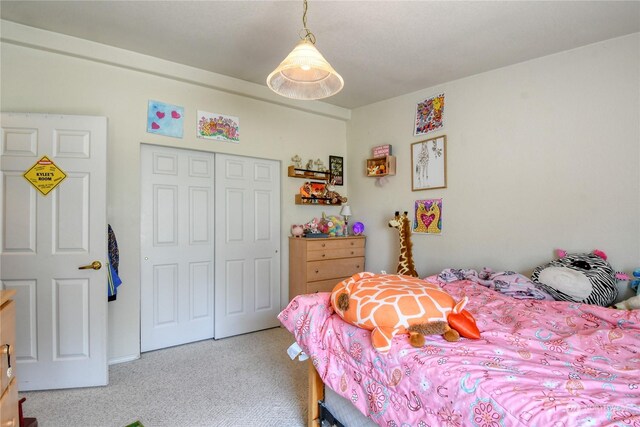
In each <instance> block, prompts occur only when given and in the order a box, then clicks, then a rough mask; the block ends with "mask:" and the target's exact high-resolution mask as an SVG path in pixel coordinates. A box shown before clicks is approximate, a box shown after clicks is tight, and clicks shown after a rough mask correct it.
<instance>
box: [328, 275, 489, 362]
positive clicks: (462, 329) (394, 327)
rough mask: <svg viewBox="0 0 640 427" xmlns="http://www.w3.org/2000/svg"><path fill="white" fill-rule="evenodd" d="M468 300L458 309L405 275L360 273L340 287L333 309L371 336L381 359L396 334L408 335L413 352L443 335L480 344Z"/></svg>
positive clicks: (444, 295) (430, 287)
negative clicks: (426, 340)
mask: <svg viewBox="0 0 640 427" xmlns="http://www.w3.org/2000/svg"><path fill="white" fill-rule="evenodd" d="M467 302H468V299H467V298H466V297H465V298H464V299H463V300H461V301H459V302H457V303H456V301H455V300H454V299H453V297H452V296H451V295H449V294H448V293H446V292H445V291H444V290H442V289H441V288H440V287H439V286H438V285H436V284H433V283H429V282H426V281H424V280H421V279H418V278H415V277H409V276H401V275H386V274H374V273H369V272H364V273H357V274H354V275H353V276H351V277H350V278H349V279H346V280H343V281H342V282H340V283H338V284H337V285H336V286H335V288H334V289H333V292H332V293H331V305H332V306H333V309H334V310H335V312H336V313H338V315H340V317H342V318H343V319H344V321H345V322H347V323H350V324H352V325H355V326H358V327H360V328H363V329H367V330H369V331H372V332H371V343H372V345H373V347H374V348H375V349H376V350H378V351H379V352H381V353H386V352H388V351H389V349H390V348H391V341H392V339H393V337H394V336H395V335H396V334H399V333H400V334H409V341H410V343H411V345H413V346H414V347H422V346H423V345H424V343H425V335H434V334H437V335H442V337H443V338H444V339H445V340H447V341H457V340H458V339H459V338H460V335H462V336H463V337H466V338H473V339H478V338H480V331H479V330H478V327H477V326H476V322H475V320H474V318H473V316H472V315H471V313H469V312H468V311H467V310H464V307H465V305H466V304H467Z"/></svg>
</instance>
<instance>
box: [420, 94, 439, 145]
mask: <svg viewBox="0 0 640 427" xmlns="http://www.w3.org/2000/svg"><path fill="white" fill-rule="evenodd" d="M443 126H444V93H441V94H439V95H436V96H432V97H431V98H427V99H425V100H424V101H421V102H418V105H416V121H415V123H414V128H413V135H414V136H420V135H425V134H427V133H429V132H433V131H436V130H438V129H442V127H443Z"/></svg>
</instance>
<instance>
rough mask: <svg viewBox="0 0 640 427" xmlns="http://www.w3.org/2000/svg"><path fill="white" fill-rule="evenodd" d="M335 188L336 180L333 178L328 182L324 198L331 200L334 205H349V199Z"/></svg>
mask: <svg viewBox="0 0 640 427" xmlns="http://www.w3.org/2000/svg"><path fill="white" fill-rule="evenodd" d="M335 187H336V179H335V178H331V179H330V180H328V181H327V184H326V186H325V192H324V194H323V196H322V197H325V198H327V199H330V202H331V204H332V205H337V204H339V203H347V198H346V197H344V196H341V195H340V193H338V192H337V191H336V190H335Z"/></svg>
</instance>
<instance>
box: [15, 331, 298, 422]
mask: <svg viewBox="0 0 640 427" xmlns="http://www.w3.org/2000/svg"><path fill="white" fill-rule="evenodd" d="M291 343H293V336H292V335H291V334H290V333H289V332H288V331H287V330H285V329H283V328H275V329H269V330H266V331H260V332H254V333H251V334H246V335H240V336H237V337H232V338H225V339H222V340H218V341H213V340H207V341H200V342H197V343H193V344H186V345H183V346H178V347H173V348H168V349H164V350H158V351H153V352H149V353H143V354H142V358H141V359H140V360H136V361H133V362H128V363H121V364H118V365H113V366H111V367H110V369H109V385H108V386H107V387H95V388H84V389H72V390H52V391H38V392H27V393H20V396H21V397H26V398H27V401H26V402H25V403H24V406H23V409H24V415H25V417H36V418H37V419H38V426H41V427H53V426H56V427H58V426H60V427H67V426H83V427H84V426H99V427H102V426H105V427H106V426H117V427H124V426H126V425H128V424H131V423H133V422H134V421H136V420H140V421H141V422H142V423H143V424H144V426H145V427H154V426H185V427H187V426H188V427H197V426H203V427H204V426H242V427H245V426H246V427H249V426H278V427H280V426H283V427H287V426H291V427H294V426H295V427H297V426H304V425H305V420H306V416H307V415H306V414H307V412H306V411H307V408H306V397H307V394H306V393H307V377H306V374H307V365H306V362H305V363H301V362H298V361H297V360H296V361H291V360H290V359H289V357H288V356H287V353H286V349H287V347H289V345H291ZM18 375H19V373H18Z"/></svg>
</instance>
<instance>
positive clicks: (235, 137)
mask: <svg viewBox="0 0 640 427" xmlns="http://www.w3.org/2000/svg"><path fill="white" fill-rule="evenodd" d="M196 136H197V137H198V138H205V139H215V140H218V141H226V142H233V143H236V144H238V143H239V142H240V119H239V118H238V117H234V116H226V115H224V114H218V113H207V112H206V111H200V110H198V132H197V135H196Z"/></svg>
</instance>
